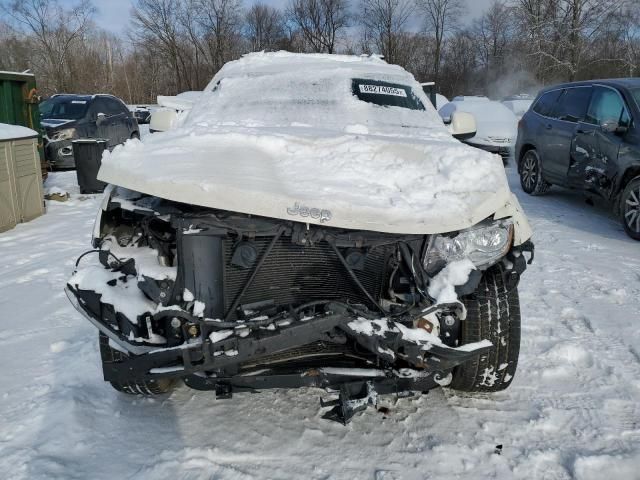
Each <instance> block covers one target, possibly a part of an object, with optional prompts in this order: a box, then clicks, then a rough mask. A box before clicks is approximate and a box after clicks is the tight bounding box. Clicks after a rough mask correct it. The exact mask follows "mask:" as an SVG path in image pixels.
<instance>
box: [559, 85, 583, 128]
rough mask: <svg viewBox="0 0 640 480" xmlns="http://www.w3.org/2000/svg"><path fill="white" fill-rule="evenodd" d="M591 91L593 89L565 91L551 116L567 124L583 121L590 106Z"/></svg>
mask: <svg viewBox="0 0 640 480" xmlns="http://www.w3.org/2000/svg"><path fill="white" fill-rule="evenodd" d="M591 90H592V88H591V87H572V88H567V89H565V91H564V92H563V94H562V96H561V97H560V100H559V101H558V103H557V104H556V107H555V109H554V110H553V113H552V114H551V116H552V117H554V118H557V119H559V120H564V121H567V122H579V121H580V120H583V119H584V117H585V114H586V113H587V107H588V106H589V99H590V98H591Z"/></svg>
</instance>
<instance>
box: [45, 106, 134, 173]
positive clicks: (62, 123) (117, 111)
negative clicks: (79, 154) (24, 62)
mask: <svg viewBox="0 0 640 480" xmlns="http://www.w3.org/2000/svg"><path fill="white" fill-rule="evenodd" d="M40 123H41V124H42V126H43V127H44V130H45V137H44V152H45V158H46V159H47V160H48V161H49V163H50V164H51V166H52V167H53V168H74V167H75V165H76V164H75V160H74V158H73V148H72V145H71V142H72V141H73V140H76V139H79V138H103V139H105V140H107V148H109V149H112V148H113V147H115V146H116V145H119V144H121V143H124V142H125V141H126V140H128V139H130V138H140V130H139V128H138V122H137V121H136V119H135V117H134V116H133V114H132V113H131V112H130V111H129V109H128V108H127V106H126V105H125V104H124V103H123V102H122V100H120V99H119V98H117V97H114V96H113V95H103V94H100V95H75V94H62V95H53V96H52V97H50V98H48V99H47V100H44V101H43V102H41V103H40Z"/></svg>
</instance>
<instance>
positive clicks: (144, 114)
mask: <svg viewBox="0 0 640 480" xmlns="http://www.w3.org/2000/svg"><path fill="white" fill-rule="evenodd" d="M129 110H130V111H131V113H133V116H134V117H136V121H137V122H138V125H145V124H147V123H149V121H150V120H151V109H150V108H149V105H129Z"/></svg>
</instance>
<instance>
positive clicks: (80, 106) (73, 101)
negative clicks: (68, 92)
mask: <svg viewBox="0 0 640 480" xmlns="http://www.w3.org/2000/svg"><path fill="white" fill-rule="evenodd" d="M87 103H88V102H87V100H85V99H83V98H78V97H70V96H61V97H52V98H50V99H48V100H45V101H44V102H42V103H41V104H40V115H41V116H42V118H60V119H65V120H77V119H79V118H82V117H83V116H84V114H85V112H86V111H87Z"/></svg>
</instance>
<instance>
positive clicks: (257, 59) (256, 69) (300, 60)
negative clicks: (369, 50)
mask: <svg viewBox="0 0 640 480" xmlns="http://www.w3.org/2000/svg"><path fill="white" fill-rule="evenodd" d="M372 68H375V70H376V71H377V72H378V73H385V72H392V73H394V74H396V75H400V76H402V77H405V78H407V77H409V78H411V79H413V76H412V75H411V74H409V73H408V72H407V71H406V70H404V69H403V68H402V67H400V66H398V65H390V64H388V63H387V62H385V61H384V60H382V59H381V58H380V57H378V56H375V55H371V56H367V55H360V56H355V55H335V54H328V53H291V52H284V51H280V52H268V53H267V52H254V53H248V54H246V55H243V56H242V58H240V59H239V60H235V61H233V62H228V63H226V64H225V65H224V66H223V67H222V69H220V71H219V72H218V73H217V74H216V76H215V77H214V78H213V80H212V81H211V83H209V85H208V86H207V87H206V88H205V91H206V90H211V89H213V87H214V86H215V85H216V84H217V82H218V81H219V80H220V79H221V78H229V77H239V76H245V75H252V76H253V75H261V74H277V73H281V72H283V71H288V72H291V71H296V70H298V71H299V70H304V71H305V72H306V73H308V74H312V73H317V72H321V71H327V70H343V71H346V70H350V71H352V72H354V71H359V70H364V71H371V69H372ZM309 76H310V75H309Z"/></svg>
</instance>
